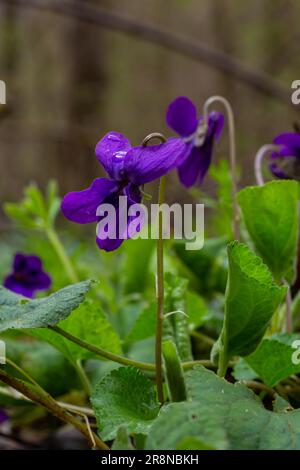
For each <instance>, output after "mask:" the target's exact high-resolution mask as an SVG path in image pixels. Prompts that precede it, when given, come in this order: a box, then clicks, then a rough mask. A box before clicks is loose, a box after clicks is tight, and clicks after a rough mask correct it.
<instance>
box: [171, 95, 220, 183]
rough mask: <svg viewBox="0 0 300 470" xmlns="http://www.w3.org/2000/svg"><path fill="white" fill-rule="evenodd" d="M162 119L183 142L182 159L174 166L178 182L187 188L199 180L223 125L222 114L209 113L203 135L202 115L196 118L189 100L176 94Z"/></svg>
mask: <svg viewBox="0 0 300 470" xmlns="http://www.w3.org/2000/svg"><path fill="white" fill-rule="evenodd" d="M166 119H167V124H168V126H169V127H170V128H171V129H172V130H173V131H175V132H176V133H177V134H179V135H180V137H181V138H182V140H183V142H184V143H185V159H184V161H183V163H182V164H181V165H180V166H179V168H178V174H179V179H180V181H181V183H182V184H183V185H184V186H186V187H187V188H189V187H190V186H193V185H194V184H195V183H196V182H197V180H198V181H199V183H202V181H203V179H204V177H205V175H206V173H207V171H208V169H209V166H210V163H211V157H212V152H213V147H214V143H215V142H216V141H217V140H218V139H219V137H220V135H221V132H222V129H223V126H224V116H223V115H222V114H221V113H219V112H216V111H212V112H211V113H209V117H208V128H207V131H206V134H205V135H203V126H202V124H203V117H202V116H200V117H198V115H197V109H196V106H195V105H194V103H193V102H192V101H191V100H189V99H188V98H186V97H185V96H180V97H178V98H176V99H175V100H174V101H172V103H171V104H170V105H169V107H168V110H167V116H166Z"/></svg>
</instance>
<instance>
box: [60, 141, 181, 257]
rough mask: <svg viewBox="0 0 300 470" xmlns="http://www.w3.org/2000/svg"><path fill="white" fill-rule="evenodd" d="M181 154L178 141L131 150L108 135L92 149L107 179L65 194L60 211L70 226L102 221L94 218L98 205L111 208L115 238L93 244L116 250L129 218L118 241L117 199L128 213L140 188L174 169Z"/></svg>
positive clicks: (99, 240)
mask: <svg viewBox="0 0 300 470" xmlns="http://www.w3.org/2000/svg"><path fill="white" fill-rule="evenodd" d="M184 153H185V144H184V143H183V142H182V141H181V139H178V138H171V139H168V140H167V142H165V143H163V144H160V145H150V146H146V147H143V146H139V147H132V146H131V144H130V142H129V140H127V139H126V137H124V136H123V135H122V134H119V133H118V132H109V133H108V134H106V136H104V137H103V139H101V140H100V142H98V144H97V146H96V157H97V159H98V161H99V162H100V163H101V165H102V166H103V167H104V169H105V171H106V172H107V174H108V176H109V179H108V178H97V179H95V180H94V181H93V183H92V184H91V186H90V187H89V188H88V189H85V190H83V191H78V192H71V193H68V194H67V195H66V196H65V197H64V199H63V201H62V205H61V210H62V212H63V214H64V216H65V217H66V218H67V219H69V220H71V221H72V222H76V223H78V224H89V223H92V222H99V221H100V220H101V219H102V217H100V216H98V215H97V214H96V212H97V208H98V207H99V206H100V205H101V204H112V205H113V206H114V208H115V210H116V225H117V226H116V230H115V232H116V237H114V238H113V237H112V238H109V236H108V237H107V238H106V239H102V237H101V238H99V237H97V238H96V242H97V244H98V246H99V248H100V249H103V250H105V251H113V250H116V249H117V248H118V247H119V246H120V245H121V243H122V242H123V241H124V239H126V238H130V235H129V233H128V225H129V223H130V222H131V220H132V216H131V217H130V216H128V215H127V227H126V233H125V234H123V237H122V238H121V237H120V238H119V236H118V235H119V227H118V220H119V196H125V197H126V198H127V206H128V209H129V208H130V206H132V205H133V204H139V203H140V202H141V201H142V193H141V191H140V186H142V185H144V184H146V183H149V182H150V181H154V180H156V179H157V178H160V177H161V176H163V175H165V174H166V173H168V172H169V171H171V170H173V169H174V168H176V167H177V166H178V164H179V163H181V162H182V158H183V156H184ZM103 238H104V237H103Z"/></svg>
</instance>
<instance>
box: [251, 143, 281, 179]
mask: <svg viewBox="0 0 300 470" xmlns="http://www.w3.org/2000/svg"><path fill="white" fill-rule="evenodd" d="M274 150H278V147H277V146H276V145H273V144H266V145H263V146H262V147H261V148H260V149H259V150H258V152H257V154H256V156H255V160H254V172H255V178H256V183H257V185H258V186H263V185H264V184H265V181H264V178H263V174H262V162H263V159H264V157H265V156H266V155H267V154H268V153H269V152H274Z"/></svg>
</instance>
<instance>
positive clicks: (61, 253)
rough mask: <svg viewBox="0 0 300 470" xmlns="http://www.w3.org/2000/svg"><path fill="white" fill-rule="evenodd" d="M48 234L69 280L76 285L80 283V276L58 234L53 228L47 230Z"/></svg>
mask: <svg viewBox="0 0 300 470" xmlns="http://www.w3.org/2000/svg"><path fill="white" fill-rule="evenodd" d="M46 234H47V237H48V239H49V241H50V243H51V244H52V246H53V248H54V250H55V251H56V253H57V256H58V257H59V259H60V261H61V263H62V265H63V266H64V268H65V271H66V273H67V275H68V278H69V280H70V281H71V282H72V283H74V284H75V283H76V282H78V281H79V279H78V276H77V274H76V272H75V269H74V266H73V265H72V263H71V261H70V258H69V257H68V255H67V253H66V250H65V248H64V246H63V244H62V242H61V241H60V239H59V237H58V235H57V233H56V232H55V230H54V229H53V228H52V227H49V228H47V229H46Z"/></svg>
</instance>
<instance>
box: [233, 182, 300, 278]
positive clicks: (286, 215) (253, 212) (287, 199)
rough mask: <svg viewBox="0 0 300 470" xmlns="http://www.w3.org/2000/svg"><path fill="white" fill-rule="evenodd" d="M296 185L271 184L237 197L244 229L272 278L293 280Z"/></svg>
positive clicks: (244, 190) (296, 204) (255, 188)
mask: <svg viewBox="0 0 300 470" xmlns="http://www.w3.org/2000/svg"><path fill="white" fill-rule="evenodd" d="M298 186H299V185H298V183H297V182H296V181H291V180H289V181H272V182H270V183H267V184H265V185H264V186H253V187H248V188H245V189H243V190H242V191H240V192H239V194H238V201H239V204H240V206H241V209H242V212H243V216H244V220H245V224H246V227H247V230H248V232H249V234H250V236H251V238H252V240H253V242H254V245H255V248H256V249H257V251H258V253H259V254H260V255H261V256H262V258H263V260H264V261H265V263H266V264H267V265H268V266H269V268H270V270H271V271H272V273H273V275H274V277H275V279H276V280H277V281H280V280H281V279H282V278H285V279H287V281H289V282H290V283H291V282H292V281H293V279H294V277H295V263H296V259H297V242H298Z"/></svg>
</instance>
